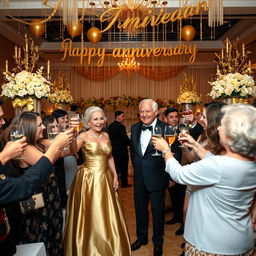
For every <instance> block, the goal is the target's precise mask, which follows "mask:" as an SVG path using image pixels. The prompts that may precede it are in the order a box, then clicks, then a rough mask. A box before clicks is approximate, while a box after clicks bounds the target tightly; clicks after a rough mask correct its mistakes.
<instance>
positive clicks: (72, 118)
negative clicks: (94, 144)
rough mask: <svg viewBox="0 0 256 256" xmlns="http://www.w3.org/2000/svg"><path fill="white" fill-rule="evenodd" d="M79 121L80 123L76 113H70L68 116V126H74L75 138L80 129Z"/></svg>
mask: <svg viewBox="0 0 256 256" xmlns="http://www.w3.org/2000/svg"><path fill="white" fill-rule="evenodd" d="M80 123H81V120H80V116H79V114H76V113H74V114H71V116H70V118H69V126H70V128H74V130H75V137H76V139H77V135H78V133H79V131H80Z"/></svg>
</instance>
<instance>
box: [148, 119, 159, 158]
mask: <svg viewBox="0 0 256 256" xmlns="http://www.w3.org/2000/svg"><path fill="white" fill-rule="evenodd" d="M156 127H161V129H162V136H163V134H164V126H163V125H162V122H161V121H160V120H159V119H157V123H156ZM154 150H155V148H154V146H153V144H152V140H151V139H150V140H149V143H148V146H147V149H146V151H145V154H144V155H146V154H148V153H151V152H152V151H154Z"/></svg>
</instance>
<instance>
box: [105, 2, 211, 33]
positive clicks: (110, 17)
mask: <svg viewBox="0 0 256 256" xmlns="http://www.w3.org/2000/svg"><path fill="white" fill-rule="evenodd" d="M125 8H126V7H123V6H120V7H115V8H110V9H108V10H107V11H105V12H103V13H102V14H101V16H100V21H101V22H106V21H107V22H108V26H107V27H106V28H104V29H103V30H101V32H102V33H103V32H106V31H108V30H109V29H110V28H111V27H112V26H113V25H114V24H115V22H116V21H119V20H120V16H121V15H122V12H123V11H124V10H125ZM201 9H203V10H204V11H208V6H207V1H199V2H198V3H197V5H196V6H193V5H189V6H184V7H183V8H180V9H177V10H175V11H174V12H165V10H164V9H161V10H160V13H159V14H158V15H153V14H152V10H148V14H147V15H146V16H145V17H144V18H143V19H142V20H141V19H140V18H139V17H132V18H130V17H128V18H126V19H125V20H124V21H123V22H121V21H119V22H118V25H117V28H118V29H126V28H134V29H141V28H145V27H146V26H147V25H150V26H152V27H154V26H157V25H159V24H161V23H162V24H167V23H168V22H175V21H177V20H182V19H188V18H189V17H192V16H194V15H198V14H200V10H201Z"/></svg>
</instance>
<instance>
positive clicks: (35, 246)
mask: <svg viewBox="0 0 256 256" xmlns="http://www.w3.org/2000/svg"><path fill="white" fill-rule="evenodd" d="M16 248H17V252H16V253H15V254H14V255H15V256H46V251H45V246H44V243H32V244H22V245H17V246H16Z"/></svg>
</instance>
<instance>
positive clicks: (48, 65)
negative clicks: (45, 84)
mask: <svg viewBox="0 0 256 256" xmlns="http://www.w3.org/2000/svg"><path fill="white" fill-rule="evenodd" d="M47 78H48V79H49V78H50V61H49V60H48V61H47Z"/></svg>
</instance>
